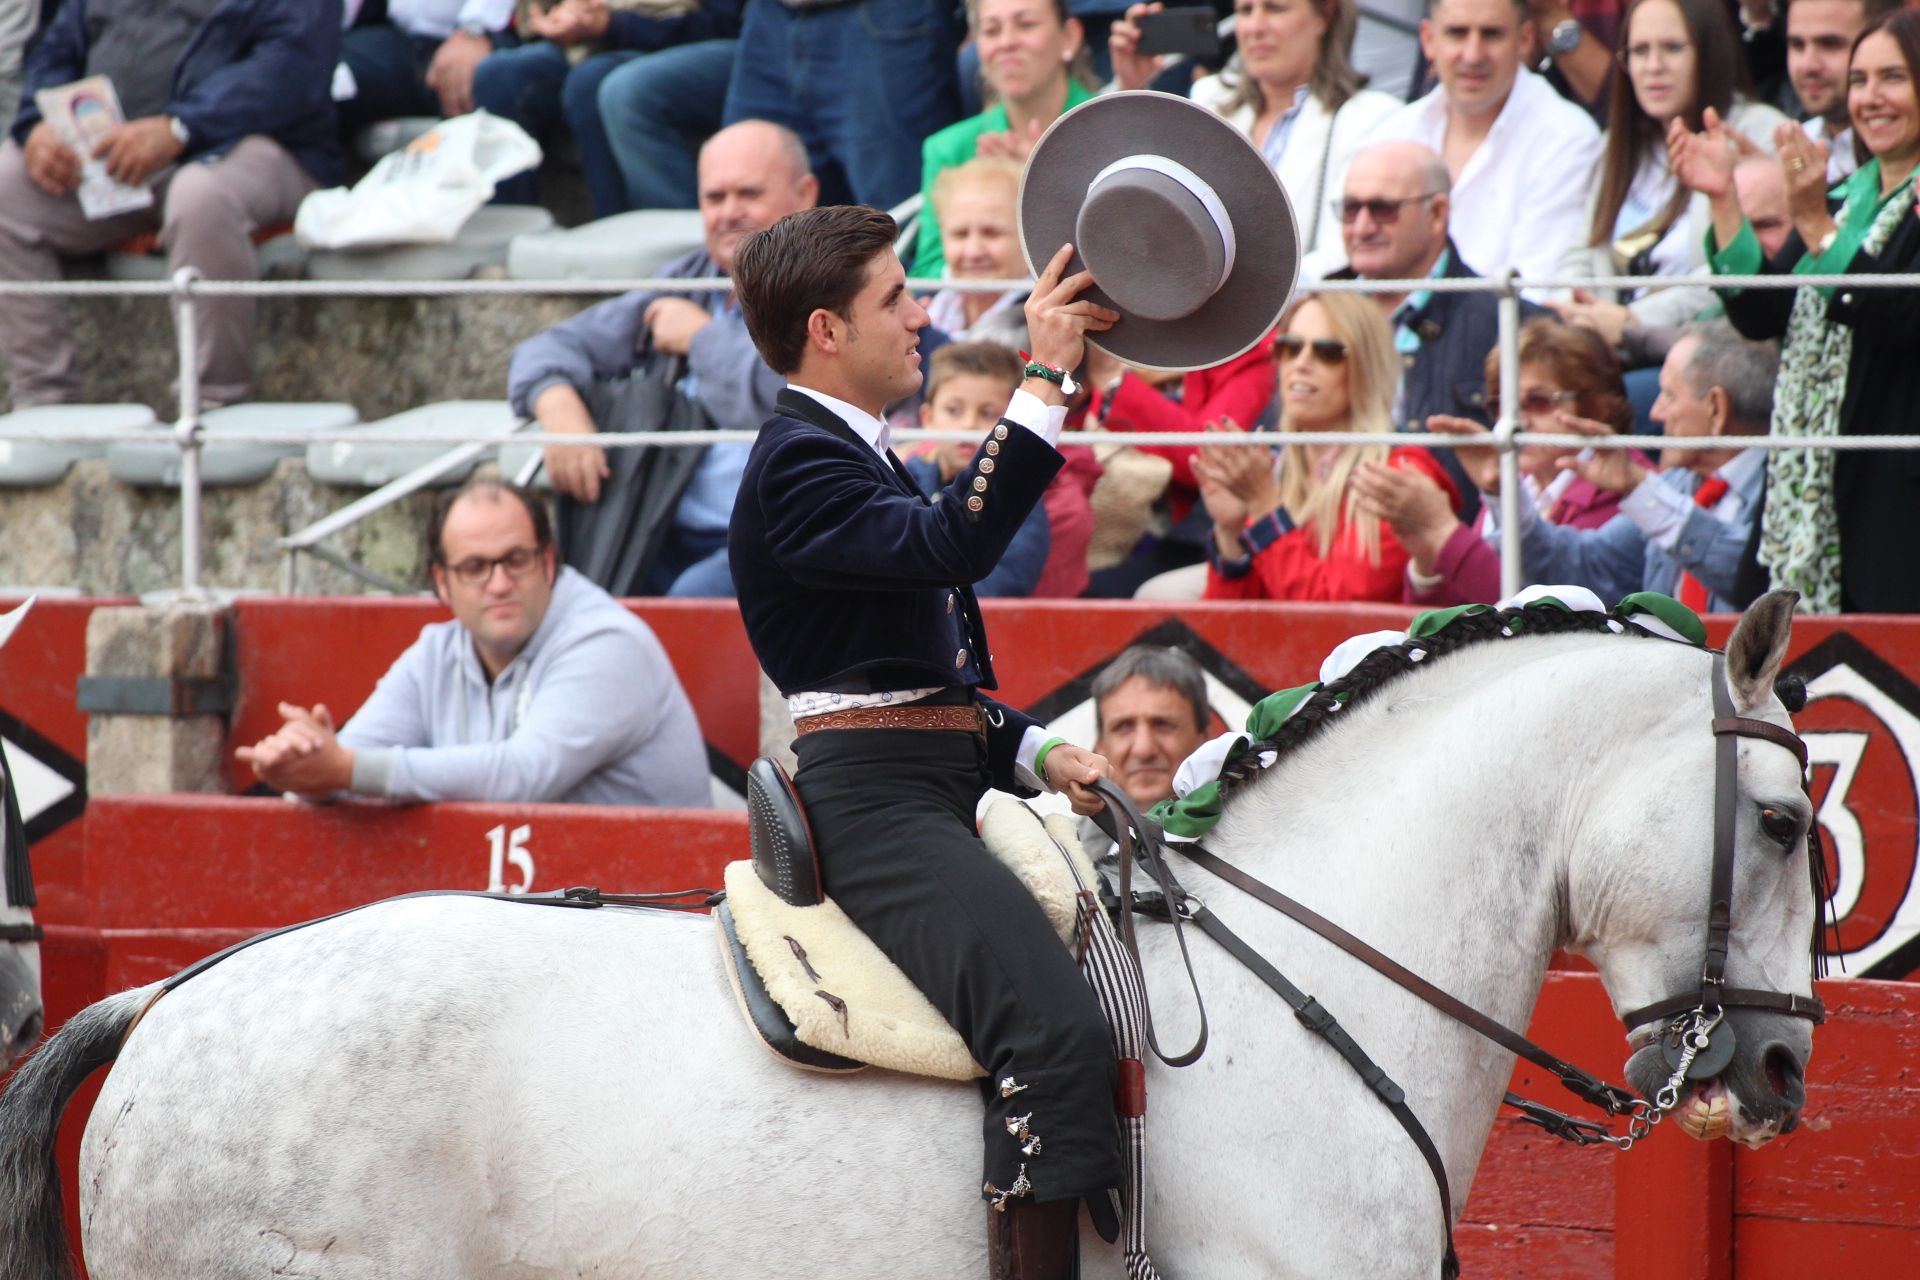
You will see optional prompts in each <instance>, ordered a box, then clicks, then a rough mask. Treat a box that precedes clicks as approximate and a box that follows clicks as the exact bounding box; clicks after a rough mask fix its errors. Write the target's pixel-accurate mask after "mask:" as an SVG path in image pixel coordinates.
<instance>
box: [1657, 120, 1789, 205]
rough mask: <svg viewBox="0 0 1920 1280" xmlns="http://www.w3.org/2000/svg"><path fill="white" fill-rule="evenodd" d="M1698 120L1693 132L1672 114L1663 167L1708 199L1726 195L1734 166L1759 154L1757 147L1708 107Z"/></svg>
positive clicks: (1689, 188) (1684, 184)
mask: <svg viewBox="0 0 1920 1280" xmlns="http://www.w3.org/2000/svg"><path fill="white" fill-rule="evenodd" d="M1700 124H1701V129H1700V132H1699V133H1695V132H1693V131H1692V130H1691V129H1689V128H1687V125H1686V122H1685V121H1684V120H1682V119H1681V118H1680V117H1678V116H1675V117H1674V119H1673V123H1672V124H1670V125H1668V126H1667V167H1668V168H1669V169H1670V170H1672V171H1673V176H1674V177H1675V178H1677V179H1679V181H1680V184H1681V185H1682V186H1684V187H1686V188H1687V189H1688V190H1691V191H1697V192H1699V193H1700V194H1701V195H1703V196H1706V197H1708V198H1709V199H1711V198H1713V197H1715V196H1724V195H1727V194H1729V193H1731V192H1732V190H1733V170H1734V166H1735V165H1737V164H1739V163H1740V162H1741V161H1742V160H1744V159H1745V158H1746V157H1748V156H1752V155H1759V154H1760V149H1759V148H1758V147H1756V146H1754V145H1753V140H1752V139H1751V138H1749V137H1747V135H1745V134H1744V133H1741V132H1740V131H1739V130H1738V129H1735V128H1733V127H1731V126H1730V125H1728V124H1727V123H1726V122H1725V121H1724V120H1722V119H1721V118H1720V113H1719V112H1718V111H1715V110H1714V109H1713V108H1712V107H1708V108H1707V109H1706V112H1705V113H1704V114H1703V115H1702V116H1701V118H1700ZM1796 131H1797V126H1796ZM1803 136H1804V135H1803Z"/></svg>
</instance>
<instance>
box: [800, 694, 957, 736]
mask: <svg viewBox="0 0 1920 1280" xmlns="http://www.w3.org/2000/svg"><path fill="white" fill-rule="evenodd" d="M820 729H956V730H959V731H960V732H962V733H985V732H986V724H985V721H983V720H982V719H981V717H980V708H979V707H978V706H977V705H976V706H970V707H959V706H950V705H949V706H922V705H920V704H918V703H911V702H910V703H908V704H906V705H905V706H901V707H855V708H853V709H852V710H849V711H829V712H827V713H825V714H824V715H817V716H805V717H802V718H801V719H799V720H795V721H794V722H793V731H794V733H796V734H806V733H813V732H815V731H817V730H820Z"/></svg>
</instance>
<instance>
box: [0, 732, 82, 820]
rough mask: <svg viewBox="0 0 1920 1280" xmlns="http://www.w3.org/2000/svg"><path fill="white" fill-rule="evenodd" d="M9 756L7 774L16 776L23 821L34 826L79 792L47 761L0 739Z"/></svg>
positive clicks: (17, 745)
mask: <svg viewBox="0 0 1920 1280" xmlns="http://www.w3.org/2000/svg"><path fill="white" fill-rule="evenodd" d="M0 747H4V748H5V750H6V753H7V772H9V773H11V774H12V775H13V790H14V794H15V795H16V796H17V797H18V798H19V801H20V821H22V822H32V821H33V820H34V819H35V818H37V817H39V816H40V815H41V814H43V813H45V812H46V811H47V810H49V809H51V808H53V806H55V805H57V804H59V803H60V802H61V801H62V800H65V799H66V798H67V797H68V796H70V795H72V794H74V792H75V791H77V790H78V788H77V787H75V786H74V785H73V783H72V782H71V781H69V780H68V779H67V778H65V777H63V776H61V775H60V774H59V773H58V772H56V771H55V770H54V769H53V768H52V766H50V765H48V764H47V763H46V761H44V760H42V759H40V757H38V756H36V755H34V754H33V752H31V751H29V750H28V749H27V748H25V747H23V746H21V745H20V744H19V743H17V742H15V741H14V740H13V739H12V738H5V737H0Z"/></svg>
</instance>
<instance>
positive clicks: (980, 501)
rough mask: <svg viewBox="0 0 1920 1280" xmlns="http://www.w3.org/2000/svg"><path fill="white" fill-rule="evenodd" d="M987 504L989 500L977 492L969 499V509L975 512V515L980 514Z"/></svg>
mask: <svg viewBox="0 0 1920 1280" xmlns="http://www.w3.org/2000/svg"><path fill="white" fill-rule="evenodd" d="M986 505H987V500H986V499H985V498H982V497H981V496H980V495H979V494H977V493H976V494H974V495H973V496H972V497H971V498H968V499H967V510H969V511H971V512H973V513H974V514H975V515H978V514H979V513H980V512H981V511H982V510H983V509H984V508H985V507H986Z"/></svg>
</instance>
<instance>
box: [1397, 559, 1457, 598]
mask: <svg viewBox="0 0 1920 1280" xmlns="http://www.w3.org/2000/svg"><path fill="white" fill-rule="evenodd" d="M1446 580H1447V575H1446V574H1444V573H1422V572H1420V571H1419V570H1418V569H1416V568H1414V567H1413V561H1412V560H1411V559H1409V560H1408V561H1407V582H1408V583H1409V584H1410V585H1411V586H1412V587H1413V589H1414V590H1415V591H1417V592H1420V593H1422V594H1424V593H1426V592H1428V591H1432V590H1433V589H1434V588H1436V587H1438V586H1439V585H1440V584H1441V583H1443V582H1445V581H1446Z"/></svg>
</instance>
